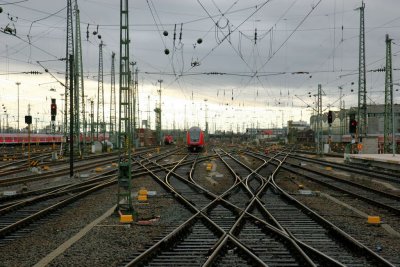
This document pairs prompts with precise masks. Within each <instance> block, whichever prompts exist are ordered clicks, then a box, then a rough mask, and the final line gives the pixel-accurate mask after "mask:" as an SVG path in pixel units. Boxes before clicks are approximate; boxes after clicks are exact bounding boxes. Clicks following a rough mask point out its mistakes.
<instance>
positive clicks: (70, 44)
mask: <svg viewBox="0 0 400 267" xmlns="http://www.w3.org/2000/svg"><path fill="white" fill-rule="evenodd" d="M70 55H74V28H73V15H72V0H67V36H66V44H65V91H64V96H65V97H64V137H65V139H67V136H68V132H69V131H68V126H69V125H68V118H69V116H68V114H69V109H68V108H69V90H70V89H69V88H70V86H71V87H72V86H73V85H72V84H70V77H71V76H72V77H75V74H74V73H72V72H71V67H70V62H69V56H70ZM65 150H66V151H68V147H67V146H65Z"/></svg>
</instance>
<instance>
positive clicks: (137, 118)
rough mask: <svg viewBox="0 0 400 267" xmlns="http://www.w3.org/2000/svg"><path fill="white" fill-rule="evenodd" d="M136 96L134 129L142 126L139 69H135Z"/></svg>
mask: <svg viewBox="0 0 400 267" xmlns="http://www.w3.org/2000/svg"><path fill="white" fill-rule="evenodd" d="M134 85H135V86H134V90H135V91H134V96H135V111H136V115H135V127H134V130H135V131H136V129H139V126H140V116H139V69H138V68H137V67H136V69H135V82H134Z"/></svg>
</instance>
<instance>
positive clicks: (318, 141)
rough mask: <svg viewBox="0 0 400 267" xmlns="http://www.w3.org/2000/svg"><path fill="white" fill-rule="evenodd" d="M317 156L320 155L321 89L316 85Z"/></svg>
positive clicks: (319, 85)
mask: <svg viewBox="0 0 400 267" xmlns="http://www.w3.org/2000/svg"><path fill="white" fill-rule="evenodd" d="M317 99H318V100H317V155H320V156H321V155H322V151H323V150H322V87H321V84H318V96H317Z"/></svg>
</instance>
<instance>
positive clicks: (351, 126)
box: [349, 119, 357, 134]
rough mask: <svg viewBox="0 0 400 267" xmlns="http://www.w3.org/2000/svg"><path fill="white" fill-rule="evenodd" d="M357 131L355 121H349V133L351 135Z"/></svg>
mask: <svg viewBox="0 0 400 267" xmlns="http://www.w3.org/2000/svg"><path fill="white" fill-rule="evenodd" d="M356 131H357V121H356V120H355V119H350V125H349V132H350V133H351V134H354V133H356Z"/></svg>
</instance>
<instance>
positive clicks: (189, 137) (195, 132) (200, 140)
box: [186, 126, 205, 152]
mask: <svg viewBox="0 0 400 267" xmlns="http://www.w3.org/2000/svg"><path fill="white" fill-rule="evenodd" d="M186 144H187V148H188V150H189V151H191V152H200V151H201V150H203V148H204V145H205V141H204V132H203V131H202V130H201V129H200V127H197V126H194V127H191V128H190V129H189V130H188V131H187V134H186Z"/></svg>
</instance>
